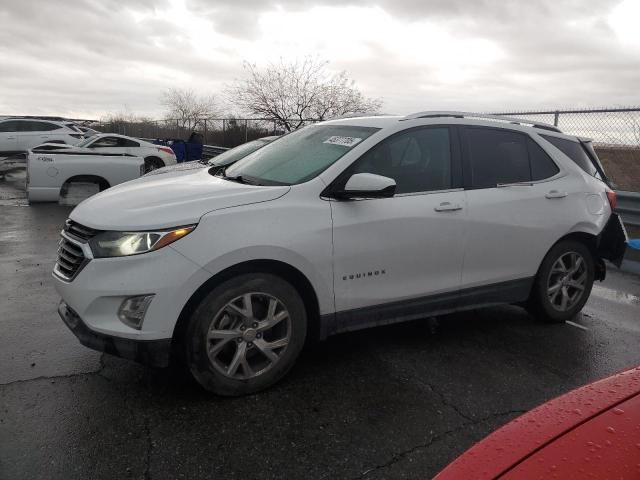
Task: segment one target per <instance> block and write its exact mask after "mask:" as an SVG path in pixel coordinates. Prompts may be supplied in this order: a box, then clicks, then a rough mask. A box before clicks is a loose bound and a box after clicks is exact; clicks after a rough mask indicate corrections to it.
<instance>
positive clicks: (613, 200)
mask: <svg viewBox="0 0 640 480" xmlns="http://www.w3.org/2000/svg"><path fill="white" fill-rule="evenodd" d="M607 198H608V199H609V205H610V206H611V210H615V209H616V207H617V206H618V196H617V195H616V192H614V191H613V190H607Z"/></svg>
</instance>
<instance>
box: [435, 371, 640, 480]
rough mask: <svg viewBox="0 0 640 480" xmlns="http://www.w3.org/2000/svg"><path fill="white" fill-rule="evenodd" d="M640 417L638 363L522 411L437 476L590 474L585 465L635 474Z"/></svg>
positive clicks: (443, 479) (612, 474) (449, 479)
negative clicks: (627, 468)
mask: <svg viewBox="0 0 640 480" xmlns="http://www.w3.org/2000/svg"><path fill="white" fill-rule="evenodd" d="M639 422H640V367H637V368H634V369H631V370H627V371H625V372H621V373H618V374H616V375H613V376H611V377H607V378H605V379H603V380H599V381H597V382H594V383H591V384H589V385H585V386H584V387H580V388H578V389H576V390H573V391H571V392H569V393H566V394H564V395H562V396H560V397H557V398H555V399H553V400H550V401H549V402H547V403H544V404H542V405H540V406H539V407H536V408H534V409H533V410H531V411H529V412H527V413H525V414H524V415H521V416H520V417H518V418H517V419H515V420H513V421H511V422H510V423H508V424H506V425H504V426H503V427H501V428H500V429H498V430H496V431H495V432H493V433H492V434H491V435H489V436H487V437H486V438H485V439H483V440H482V441H480V442H479V443H477V444H476V445H474V446H473V447H471V448H470V449H469V450H467V451H466V452H465V453H463V454H462V455H460V456H459V457H458V458H457V459H456V460H454V461H453V462H452V463H451V464H449V465H448V466H447V467H446V468H445V469H444V470H443V471H442V472H440V473H439V474H438V475H436V477H435V478H434V480H458V479H460V478H474V479H477V480H495V479H498V478H500V479H501V480H503V479H504V480H507V479H509V480H513V479H519V478H552V477H553V478H583V477H586V474H585V473H584V472H583V471H581V470H580V469H581V468H582V469H584V468H587V469H588V471H589V472H590V473H594V476H593V478H605V477H606V478H633V475H630V474H629V472H628V471H626V470H624V468H625V467H629V466H632V468H635V467H633V465H634V464H635V463H637V462H635V461H633V463H631V462H632V459H633V458H637V457H636V456H635V455H637V452H638V451H640V450H639V449H640V447H638V445H640V430H639V429H638V428H637V425H640V423H639ZM613 445H615V446H613ZM609 447H610V448H609ZM600 449H602V451H601V452H599V450H600ZM614 451H616V452H615V453H614ZM585 462H589V463H585ZM592 468H593V471H591V470H589V469H592ZM621 468H622V470H621ZM605 472H608V473H605ZM621 473H622V474H621ZM632 473H633V472H632Z"/></svg>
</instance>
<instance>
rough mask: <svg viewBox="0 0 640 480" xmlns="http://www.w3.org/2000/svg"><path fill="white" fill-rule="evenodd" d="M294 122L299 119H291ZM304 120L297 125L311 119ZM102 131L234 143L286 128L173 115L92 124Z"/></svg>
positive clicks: (225, 144) (245, 120) (268, 122)
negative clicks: (196, 136)
mask: <svg viewBox="0 0 640 480" xmlns="http://www.w3.org/2000/svg"><path fill="white" fill-rule="evenodd" d="M290 122H291V123H292V124H294V125H297V124H298V123H299V121H298V120H290ZM314 122H315V120H306V121H303V122H302V124H301V125H300V126H305V125H308V124H310V123H314ZM93 128H95V129H96V130H99V131H101V132H109V133H119V134H122V135H129V136H132V137H138V138H150V139H181V140H188V139H189V137H190V136H191V134H192V133H197V134H200V135H202V140H203V143H204V144H205V145H215V146H219V147H228V148H231V147H235V146H238V145H240V144H242V143H245V142H248V141H251V140H255V139H256V138H261V137H266V136H270V135H283V134H284V133H286V130H285V129H284V128H283V127H282V125H281V123H279V122H277V121H276V120H272V119H266V118H207V119H201V120H197V121H195V122H183V121H181V120H176V119H167V120H152V121H144V122H119V121H115V122H100V123H98V124H96V125H94V126H93Z"/></svg>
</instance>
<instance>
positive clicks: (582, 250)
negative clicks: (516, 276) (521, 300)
mask: <svg viewBox="0 0 640 480" xmlns="http://www.w3.org/2000/svg"><path fill="white" fill-rule="evenodd" d="M594 272H595V268H594V260H593V254H592V253H591V250H590V249H589V248H588V247H587V246H586V245H584V244H583V243H580V242H576V241H569V240H568V241H562V242H560V243H558V244H557V245H555V246H554V247H553V248H552V249H551V250H550V251H549V253H548V254H547V256H546V257H545V259H544V260H543V261H542V265H541V266H540V270H539V271H538V275H537V276H536V280H535V283H534V286H533V289H532V292H531V297H530V299H529V307H530V309H531V310H532V313H534V315H535V316H536V317H537V318H539V319H540V320H543V321H547V322H564V321H566V320H569V319H570V318H572V317H573V316H575V315H576V314H577V313H578V312H579V311H580V310H582V307H584V305H585V303H587V300H588V299H589V295H590V294H591V288H592V287H593V280H594Z"/></svg>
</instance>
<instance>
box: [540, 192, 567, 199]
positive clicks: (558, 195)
mask: <svg viewBox="0 0 640 480" xmlns="http://www.w3.org/2000/svg"><path fill="white" fill-rule="evenodd" d="M567 195H569V194H568V193H567V192H559V191H558V190H551V191H550V192H548V193H547V194H546V195H545V197H546V198H564V197H566V196H567Z"/></svg>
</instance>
